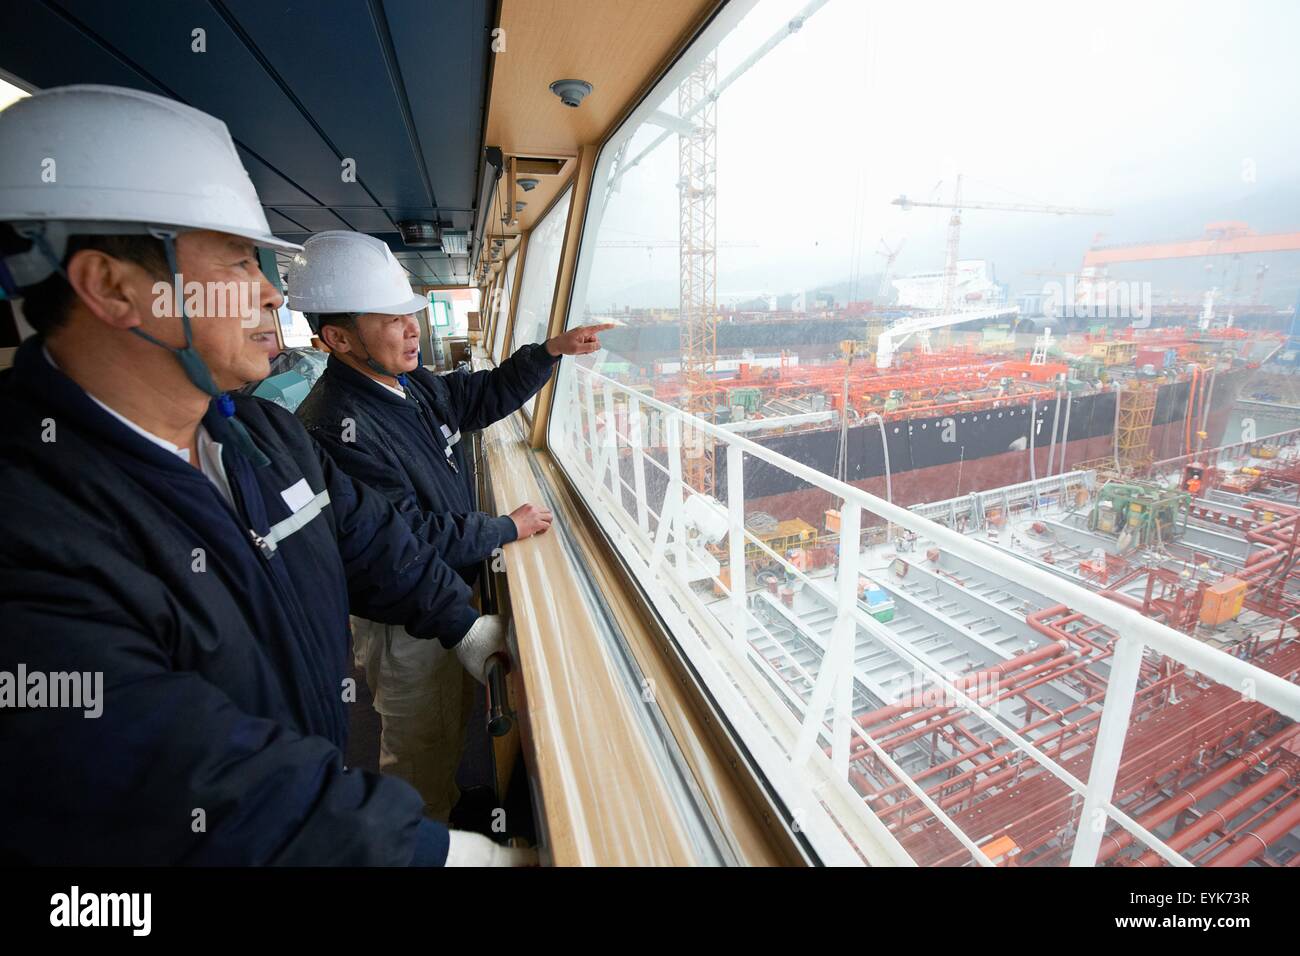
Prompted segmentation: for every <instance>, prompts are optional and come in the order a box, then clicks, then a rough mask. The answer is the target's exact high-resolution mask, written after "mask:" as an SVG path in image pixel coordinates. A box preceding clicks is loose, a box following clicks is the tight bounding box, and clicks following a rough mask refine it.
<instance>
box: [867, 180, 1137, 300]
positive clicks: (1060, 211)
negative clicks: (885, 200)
mask: <svg viewBox="0 0 1300 956" xmlns="http://www.w3.org/2000/svg"><path fill="white" fill-rule="evenodd" d="M891 202H892V203H893V205H895V206H898V207H900V208H901V209H903V210H908V209H912V208H913V207H916V206H930V207H933V208H935V209H951V210H952V218H951V219H949V220H948V253H947V257H946V260H945V263H944V276H943V309H942V311H943V312H945V313H952V312H954V311H956V303H955V302H954V301H953V300H954V299H955V298H956V294H957V252H958V247H959V245H960V243H961V211H962V210H963V209H991V210H997V211H1000V212H1045V213H1053V214H1055V215H1058V216H1110V215H1113V213H1112V212H1111V211H1110V210H1109V209H1086V208H1083V207H1081V206H1053V205H1048V204H1046V203H1025V202H968V203H963V202H962V197H961V176H960V174H959V175H958V176H957V185H956V188H955V189H954V190H953V199H952V202H931V201H927V200H916V199H908V198H907V197H906V196H899V197H898V198H897V199H894V200H891Z"/></svg>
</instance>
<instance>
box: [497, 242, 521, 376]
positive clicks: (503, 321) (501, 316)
mask: <svg viewBox="0 0 1300 956" xmlns="http://www.w3.org/2000/svg"><path fill="white" fill-rule="evenodd" d="M518 258H519V253H517V252H516V253H513V254H512V255H511V256H510V258H509V259H507V260H506V274H505V278H504V279H503V280H502V285H501V298H500V301H499V302H498V303H497V306H496V310H497V316H496V324H495V327H494V331H493V332H492V358H493V359H495V360H496V361H498V362H500V361H501V360H502V359H503V358H505V356H504V355H502V354H501V345H502V343H503V342H504V341H505V338H506V326H507V325H509V324H510V294H511V292H512V291H513V290H514V287H515V265H516V262H517V260H518Z"/></svg>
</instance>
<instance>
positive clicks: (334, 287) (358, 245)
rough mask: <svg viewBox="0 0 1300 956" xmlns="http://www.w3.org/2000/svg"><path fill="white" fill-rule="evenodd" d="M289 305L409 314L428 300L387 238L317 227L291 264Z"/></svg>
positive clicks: (328, 310) (311, 309)
mask: <svg viewBox="0 0 1300 956" xmlns="http://www.w3.org/2000/svg"><path fill="white" fill-rule="evenodd" d="M286 284H287V285H288V287H289V288H288V295H289V308H291V309H293V310H294V311H295V312H319V313H331V312H354V313H358V314H365V313H367V312H378V313H380V314H382V315H408V314H410V313H412V312H419V311H420V310H421V309H423V308H424V307H425V306H427V305H428V304H429V300H428V299H426V298H425V297H424V296H422V295H416V294H415V292H414V291H412V289H411V281H410V280H409V279H408V278H407V277H406V270H404V269H403V268H402V266H401V264H400V263H399V262H398V261H397V259H396V258H394V256H393V250H391V249H389V248H388V244H387V243H386V242H384V241H383V240H381V239H376V238H375V237H374V236H368V235H366V234H365V233H364V232H348V231H347V230H343V229H339V230H331V231H330V232H318V233H316V235H314V236H311V237H310V238H309V239H308V240H307V241H306V242H305V243H303V246H302V252H300V253H298V254H297V255H296V256H294V257H293V262H292V263H290V265H289V275H288V277H287V279H286Z"/></svg>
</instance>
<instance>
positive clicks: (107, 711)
mask: <svg viewBox="0 0 1300 956" xmlns="http://www.w3.org/2000/svg"><path fill="white" fill-rule="evenodd" d="M297 248H298V247H297V246H294V245H292V244H290V243H286V242H283V241H281V240H279V239H277V238H276V237H275V236H273V235H272V234H271V232H270V229H269V227H268V225H267V221H266V217H265V215H264V214H263V212H262V209H261V206H260V205H259V203H258V199H257V195H256V192H255V191H254V189H253V184H252V182H251V181H250V180H249V178H248V174H247V173H246V172H245V171H244V168H243V166H242V165H241V164H240V161H239V156H238V154H237V152H236V151H235V146H234V143H233V142H232V140H231V138H230V134H229V132H228V131H227V129H226V127H225V124H223V123H221V122H220V121H218V120H216V119H214V118H213V117H211V116H208V115H206V114H204V113H201V112H199V111H198V110H195V109H192V108H190V107H187V106H184V105H182V104H180V103H177V102H174V101H172V100H169V99H166V98H163V97H160V96H154V95H151V94H148V93H141V92H137V91H134V90H126V89H119V88H115V87H103V86H77V87H65V88H60V89H52V90H47V91H44V92H41V93H37V94H36V95H34V96H31V97H29V98H25V99H22V100H19V101H18V102H16V103H14V104H13V105H11V106H9V107H8V108H7V109H5V110H4V111H3V112H0V289H2V290H3V294H4V295H5V296H6V297H8V298H15V299H20V300H21V311H22V313H23V316H24V318H25V319H26V321H27V323H28V324H29V325H30V326H32V327H33V328H34V329H35V330H36V333H37V334H36V335H34V336H32V337H30V338H29V339H28V340H27V341H25V342H24V343H23V344H22V346H21V347H20V348H19V350H18V353H17V355H16V356H15V360H14V366H13V368H12V369H10V370H8V371H6V372H4V373H3V375H0V418H3V420H4V422H5V429H4V430H3V433H0V511H2V512H3V513H4V514H5V516H6V534H5V535H3V536H0V616H2V617H3V620H4V621H5V634H4V636H3V638H2V639H0V672H4V673H6V674H28V675H41V674H45V675H51V674H72V675H74V676H75V675H85V680H84V686H85V688H86V694H85V696H84V697H81V696H80V695H79V697H78V703H79V704H80V705H84V706H81V707H80V709H76V708H72V707H68V706H61V707H60V706H47V703H48V702H47V701H45V700H43V699H42V700H41V701H40V702H38V703H37V704H35V705H32V706H31V707H30V709H15V710H8V709H7V710H6V711H5V714H4V718H3V720H4V726H3V732H0V766H3V767H4V768H5V773H3V774H0V806H3V807H4V813H3V814H0V859H6V860H11V861H24V862H29V863H45V864H63V865H68V864H87V863H89V864H102V863H112V864H123V863H148V864H160V863H199V864H263V863H282V864H299V865H301V864H330V863H334V864H387V865H393V864H396V865H403V864H409V863H415V864H428V865H440V864H443V863H447V864H456V863H476V862H485V863H496V862H505V863H510V862H519V861H526V860H527V859H528V857H527V855H526V853H524V851H513V850H507V849H505V848H501V847H497V846H496V845H495V844H493V843H492V842H491V841H489V840H487V839H486V838H484V837H481V836H479V835H478V834H469V833H449V832H448V830H447V829H446V827H444V826H442V825H441V824H438V823H435V822H433V821H429V820H426V819H424V818H423V814H422V810H423V800H422V799H421V797H420V795H419V793H418V792H417V791H416V790H415V789H414V788H412V787H410V786H409V785H407V784H406V783H405V782H403V781H400V780H394V779H392V778H388V777H381V776H377V775H373V774H366V773H364V772H360V771H356V770H349V769H347V768H346V767H345V766H344V765H343V747H344V745H345V743H346V737H347V707H346V703H347V701H348V700H349V699H350V694H349V690H348V679H349V678H348V677H347V674H348V666H347V665H348V611H349V606H351V607H352V608H355V609H356V610H357V611H358V612H359V613H363V614H365V615H366V616H367V617H369V618H372V619H375V620H382V621H390V622H394V623H401V624H402V625H403V626H404V627H405V628H406V630H407V631H408V632H409V633H412V634H415V635H418V636H419V637H421V638H424V639H431V638H437V639H438V641H440V642H441V643H442V644H443V645H444V646H447V647H453V646H455V647H457V648H466V649H467V650H466V651H465V652H464V653H463V654H462V659H463V660H465V661H466V662H467V666H474V665H475V662H476V661H481V660H482V659H483V658H484V657H485V656H486V654H488V653H492V652H493V651H496V650H499V649H500V647H501V641H500V633H499V630H500V629H499V623H497V622H494V621H493V620H492V619H489V618H479V617H478V615H477V613H476V612H475V611H474V610H473V609H472V607H471V606H470V604H469V598H470V589H469V587H468V586H467V585H466V584H465V582H464V581H463V580H462V579H461V578H460V577H459V575H457V574H456V573H455V572H454V571H452V570H451V568H449V567H448V566H447V565H446V564H445V563H443V562H442V561H441V559H440V558H439V557H438V556H437V553H436V550H435V549H434V547H433V546H432V545H431V544H430V543H429V542H428V541H426V540H424V539H422V538H420V537H418V536H417V535H416V534H415V533H414V532H413V530H412V528H411V526H410V524H409V523H408V522H407V521H405V520H404V519H403V518H402V517H401V516H400V515H398V513H397V512H396V510H394V509H393V507H392V506H391V505H390V504H389V503H388V501H387V500H386V499H384V498H383V496H381V495H379V494H377V493H375V492H373V491H372V490H370V489H368V488H366V487H364V486H363V485H361V484H359V483H355V482H353V481H352V480H351V479H350V478H349V477H348V476H347V475H346V474H344V473H343V472H342V471H340V470H339V469H338V468H337V467H336V466H335V465H334V463H333V462H332V461H331V460H330V458H329V456H328V455H327V454H326V453H324V452H323V451H322V450H321V449H320V448H319V447H318V446H317V445H316V444H315V443H314V442H312V440H311V439H310V437H309V436H308V435H307V433H306V431H305V430H304V429H303V428H302V426H301V425H300V424H299V423H298V421H297V420H296V419H294V418H293V416H292V415H290V414H289V413H288V412H286V411H285V410H283V409H280V408H278V407H277V406H275V405H273V404H271V403H269V402H263V401H261V400H258V399H254V398H248V397H242V396H240V397H234V398H232V397H231V396H230V394H229V390H230V389H233V388H236V387H238V386H240V385H241V384H243V383H244V382H247V381H250V380H255V379H257V378H261V377H262V376H264V375H265V374H266V372H267V357H266V352H265V349H264V347H263V345H262V344H261V342H260V339H259V336H261V335H262V334H263V333H262V332H261V331H260V330H259V315H260V313H261V312H262V310H264V309H272V308H276V307H278V306H279V305H280V303H281V295H280V293H279V292H278V291H277V289H276V288H275V285H273V284H272V283H271V282H269V281H266V279H265V276H264V274H263V272H262V270H261V268H260V254H259V250H286V251H296V250H297ZM458 653H461V652H460V651H459V650H458ZM40 684H41V682H37V684H36V685H33V686H39V685H40ZM96 688H97V689H96Z"/></svg>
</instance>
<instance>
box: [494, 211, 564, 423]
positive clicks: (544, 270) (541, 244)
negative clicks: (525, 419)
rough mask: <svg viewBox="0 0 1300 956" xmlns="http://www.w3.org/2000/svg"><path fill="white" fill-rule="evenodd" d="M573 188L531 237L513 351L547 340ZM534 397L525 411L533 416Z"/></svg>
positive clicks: (521, 287) (535, 228)
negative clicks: (531, 343)
mask: <svg viewBox="0 0 1300 956" xmlns="http://www.w3.org/2000/svg"><path fill="white" fill-rule="evenodd" d="M572 199H573V188H572V187H570V188H568V189H566V190H565V191H564V194H563V195H562V196H561V197H560V198H559V199H558V200H556V203H555V205H554V206H552V207H551V209H550V211H549V212H547V214H546V215H545V216H543V217H542V219H541V221H540V222H538V223H537V225H536V226H535V227H534V228H533V231H532V232H531V233H530V234H529V236H528V254H527V255H525V256H524V276H523V279H521V280H520V281H521V282H522V283H523V284H522V285H521V286H520V288H519V310H518V315H517V316H516V317H515V329H514V334H513V336H512V337H511V341H510V351H511V352H514V350H515V349H517V348H519V346H521V345H527V344H528V343H530V342H540V341H542V340H543V339H544V338H545V337H546V329H547V324H548V323H549V322H550V318H551V301H552V299H553V298H554V296H555V282H556V280H557V279H558V278H559V271H560V254H561V252H563V251H564V227H565V224H566V223H567V222H568V219H569V203H570V201H571V200H572ZM534 400H535V396H534V398H530V399H528V402H527V403H526V404H525V405H524V408H525V409H527V410H528V414H529V415H532V413H533V404H534Z"/></svg>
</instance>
